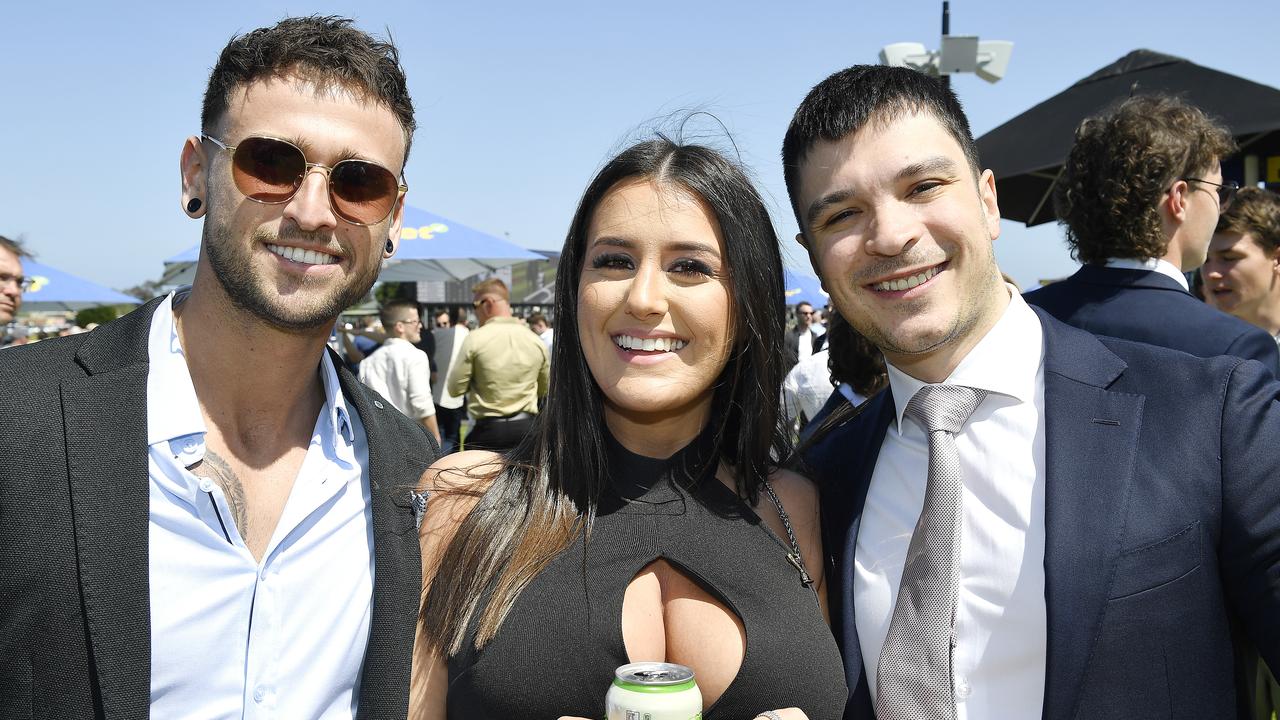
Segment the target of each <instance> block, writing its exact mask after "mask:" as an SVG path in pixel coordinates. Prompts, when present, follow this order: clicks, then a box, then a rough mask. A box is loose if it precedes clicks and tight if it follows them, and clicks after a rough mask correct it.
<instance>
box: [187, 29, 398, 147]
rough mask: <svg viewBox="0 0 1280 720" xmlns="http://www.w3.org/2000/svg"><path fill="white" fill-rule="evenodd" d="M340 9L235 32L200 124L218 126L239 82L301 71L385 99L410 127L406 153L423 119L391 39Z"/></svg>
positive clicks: (325, 83)
mask: <svg viewBox="0 0 1280 720" xmlns="http://www.w3.org/2000/svg"><path fill="white" fill-rule="evenodd" d="M351 23H352V21H351V20H350V19H348V18H343V17H337V16H334V15H324V16H321V15H311V16H309V17H296V18H285V19H284V20H281V21H280V22H278V23H276V24H275V25H273V26H271V27H266V28H258V29H257V30H254V31H252V32H248V33H245V34H243V35H238V36H235V37H232V38H231V42H229V43H227V46H226V47H225V48H223V49H222V54H221V55H219V56H218V62H217V64H216V65H214V66H213V72H211V73H210V74H209V85H208V87H207V88H205V93H204V107H203V109H202V110H201V112H200V127H201V130H202V131H203V132H205V133H211V132H214V128H215V126H216V125H217V123H218V122H219V121H220V120H221V119H222V117H223V116H224V115H225V114H226V112H227V109H228V107H230V103H231V96H232V94H233V93H234V92H235V91H236V88H238V87H240V86H243V85H248V84H250V83H253V82H255V81H257V80H264V79H269V78H277V79H278V78H285V77H292V76H296V77H299V78H303V79H305V80H307V81H310V82H313V83H315V84H316V85H317V87H320V88H331V87H339V88H343V89H345V90H348V91H351V92H353V93H355V94H357V95H360V96H363V97H367V98H369V99H371V100H375V101H377V102H379V103H381V104H383V105H385V106H386V107H387V108H388V109H389V110H391V112H392V113H394V114H395V116H396V119H397V120H399V121H400V127H401V128H402V129H403V130H404V159H405V161H406V162H408V160H409V145H410V143H411V142H412V140H413V131H414V129H415V128H416V127H417V124H416V123H415V122H414V119H413V101H412V100H411V99H410V98H409V88H408V84H407V83H406V81H405V77H404V69H403V68H401V67H400V53H399V51H398V50H396V47H395V45H393V44H391V42H389V41H388V42H383V41H380V40H376V39H374V38H373V37H372V36H370V35H369V34H367V33H365V32H364V31H363V30H359V29H357V28H355V27H353V26H352V24H351Z"/></svg>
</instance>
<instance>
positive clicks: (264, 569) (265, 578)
mask: <svg viewBox="0 0 1280 720" xmlns="http://www.w3.org/2000/svg"><path fill="white" fill-rule="evenodd" d="M258 577H260V578H262V582H266V581H267V569H266V568H262V572H260V573H258Z"/></svg>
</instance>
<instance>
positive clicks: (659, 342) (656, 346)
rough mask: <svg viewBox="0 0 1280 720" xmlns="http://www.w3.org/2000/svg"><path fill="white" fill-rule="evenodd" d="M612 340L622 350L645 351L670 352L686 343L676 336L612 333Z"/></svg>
mask: <svg viewBox="0 0 1280 720" xmlns="http://www.w3.org/2000/svg"><path fill="white" fill-rule="evenodd" d="M613 342H614V344H615V345H617V346H618V347H620V348H622V349H623V350H643V351H646V352H654V351H657V352H671V351H673V350H679V349H680V348H682V347H684V346H685V345H688V343H687V342H685V341H684V340H678V339H676V338H638V337H632V336H630V335H614V336H613Z"/></svg>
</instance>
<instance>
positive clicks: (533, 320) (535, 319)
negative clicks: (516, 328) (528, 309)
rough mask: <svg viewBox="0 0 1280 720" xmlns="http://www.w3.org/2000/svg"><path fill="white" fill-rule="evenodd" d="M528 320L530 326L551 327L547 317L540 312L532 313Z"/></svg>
mask: <svg viewBox="0 0 1280 720" xmlns="http://www.w3.org/2000/svg"><path fill="white" fill-rule="evenodd" d="M527 320H528V322H529V324H530V325H536V324H538V323H542V324H543V325H546V326H548V327H549V326H550V325H551V323H549V322H547V316H546V315H543V314H542V313H540V312H536V313H530V314H529V317H528V318H527Z"/></svg>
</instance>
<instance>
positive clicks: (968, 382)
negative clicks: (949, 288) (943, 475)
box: [885, 285, 1044, 434]
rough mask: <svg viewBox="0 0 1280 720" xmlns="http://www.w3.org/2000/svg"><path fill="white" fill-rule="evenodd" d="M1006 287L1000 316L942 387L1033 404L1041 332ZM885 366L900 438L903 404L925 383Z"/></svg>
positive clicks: (1018, 298)
mask: <svg viewBox="0 0 1280 720" xmlns="http://www.w3.org/2000/svg"><path fill="white" fill-rule="evenodd" d="M1006 287H1007V288H1008V290H1009V296H1010V297H1009V305H1008V306H1007V307H1006V308H1005V310H1004V314H1003V315H1001V316H1000V319H999V320H998V321H996V324H995V325H994V326H992V328H991V330H989V331H987V334H986V335H985V336H984V337H983V338H982V339H981V340H979V341H978V344H977V345H975V346H974V347H973V349H972V350H970V351H969V354H968V355H966V356H965V357H964V359H963V360H961V361H960V364H959V365H957V366H956V369H955V370H953V371H952V373H951V375H949V376H948V377H947V379H946V380H944V381H943V382H942V384H946V385H965V386H967V387H972V388H979V389H982V390H987V391H989V392H992V393H996V394H998V395H1005V396H1008V397H1012V398H1014V399H1015V400H1017V401H1018V402H1035V396H1036V375H1037V374H1039V371H1040V365H1041V364H1042V363H1043V362H1044V329H1043V328H1042V327H1041V325H1040V318H1039V317H1038V316H1036V314H1035V311H1033V310H1032V309H1031V308H1030V307H1029V306H1028V305H1027V303H1026V301H1025V300H1023V299H1022V296H1021V295H1019V294H1018V290H1017V288H1015V287H1013V286H1011V285H1006ZM885 365H886V367H887V369H888V372H889V387H890V388H891V389H892V390H893V404H894V410H895V413H896V420H897V422H896V425H897V429H898V433H899V434H901V433H902V416H903V414H904V413H905V412H906V410H907V403H908V402H910V401H911V398H913V397H915V394H916V392H917V391H919V390H920V388H922V387H924V386H925V385H928V384H929V383H926V382H924V381H922V380H917V379H916V378H913V377H911V376H910V375H908V374H906V373H905V372H903V371H901V370H899V369H898V368H896V367H894V366H893V364H892V363H885Z"/></svg>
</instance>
